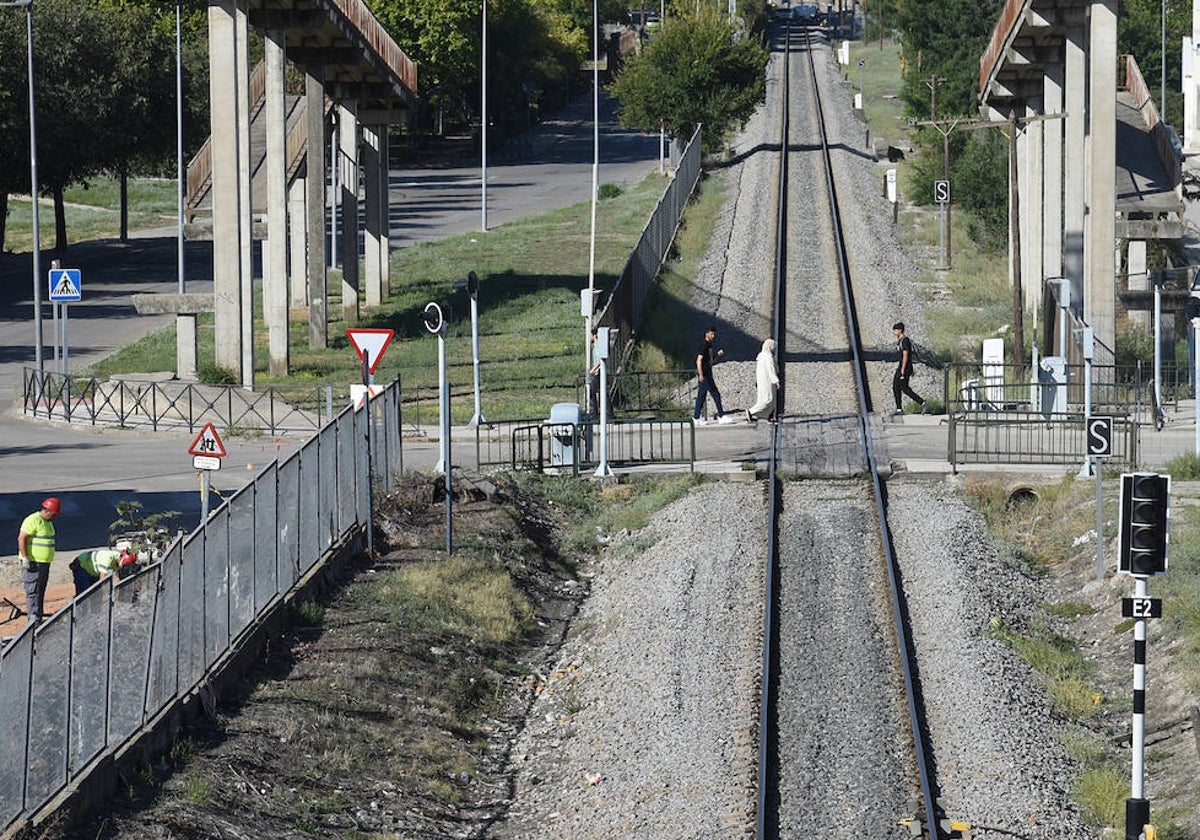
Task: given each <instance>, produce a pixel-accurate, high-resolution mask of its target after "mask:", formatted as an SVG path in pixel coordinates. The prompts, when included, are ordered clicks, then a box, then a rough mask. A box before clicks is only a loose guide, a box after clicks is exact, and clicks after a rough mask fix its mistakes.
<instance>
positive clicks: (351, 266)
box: [337, 101, 359, 324]
mask: <svg viewBox="0 0 1200 840" xmlns="http://www.w3.org/2000/svg"><path fill="white" fill-rule="evenodd" d="M337 124H338V140H337V144H338V158H337V159H338V183H339V185H340V192H341V195H340V196H339V197H338V202H339V210H340V212H339V215H340V216H341V223H342V235H341V238H340V239H339V241H340V242H341V246H342V247H341V252H342V317H343V318H344V319H345V320H346V322H347V323H350V324H353V323H356V322H357V321H358V230H359V228H358V114H357V109H356V108H355V105H354V102H352V101H345V102H341V103H339V104H338V121H337Z"/></svg>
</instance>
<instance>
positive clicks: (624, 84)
mask: <svg viewBox="0 0 1200 840" xmlns="http://www.w3.org/2000/svg"><path fill="white" fill-rule="evenodd" d="M735 34H736V31H735V29H734V27H733V26H731V25H730V23H729V21H728V18H727V17H726V16H725V14H724V12H717V11H715V10H713V9H710V8H707V7H705V8H701V9H699V10H698V14H697V13H692V14H689V15H685V16H684V17H683V18H680V19H674V18H673V19H671V20H669V21H666V25H665V26H664V27H663V29H662V31H661V32H659V33H658V34H657V35H656V36H655V37H654V38H652V39H651V40H650V43H649V44H648V45H647V46H646V49H645V50H644V51H643V52H642V54H641V55H640V56H633V57H631V58H630V59H629V60H628V61H627V62H626V64H625V66H624V68H622V70H621V72H620V73H619V74H618V75H617V77H616V80H615V81H614V82H613V84H612V86H611V90H612V92H613V93H614V94H615V95H616V96H617V98H618V99H619V100H620V103H621V104H620V119H621V125H623V126H625V127H626V128H637V129H641V130H643V131H653V130H656V129H657V128H658V126H659V121H660V120H661V121H664V122H665V123H666V126H667V128H668V129H669V130H670V131H671V132H672V134H673V135H675V136H677V137H679V136H683V137H686V136H688V135H690V134H691V132H692V131H693V130H694V129H695V127H696V126H697V125H701V124H702V125H703V126H704V148H705V150H707V151H712V150H714V149H716V148H718V147H719V146H720V144H721V143H722V142H723V141H724V139H725V137H726V136H727V135H728V134H729V133H730V132H731V131H733V130H734V129H738V128H741V127H742V126H743V125H745V123H746V120H748V119H749V118H750V115H751V114H752V113H753V112H754V109H755V108H756V107H757V106H758V103H759V102H761V101H762V99H763V96H764V94H765V92H766V80H765V77H764V73H763V67H764V66H765V65H766V62H767V50H766V48H765V47H764V46H763V44H762V43H761V42H759V41H756V40H754V39H752V38H744V37H743V38H737V37H735Z"/></svg>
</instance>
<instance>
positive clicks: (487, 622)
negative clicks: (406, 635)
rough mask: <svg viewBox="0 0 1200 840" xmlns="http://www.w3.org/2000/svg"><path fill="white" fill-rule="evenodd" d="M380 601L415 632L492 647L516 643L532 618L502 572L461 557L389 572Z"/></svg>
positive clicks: (491, 566) (412, 565) (499, 569)
mask: <svg viewBox="0 0 1200 840" xmlns="http://www.w3.org/2000/svg"><path fill="white" fill-rule="evenodd" d="M378 598H379V601H380V605H381V607H383V608H384V609H386V610H387V612H388V614H390V615H391V616H393V619H394V620H395V621H397V622H399V623H401V624H406V625H408V626H409V627H411V628H412V629H413V630H419V631H420V632H423V633H433V634H442V633H451V634H458V635H463V636H467V637H470V638H475V639H480V640H483V641H486V642H489V643H494V644H505V643H508V642H512V641H515V640H516V639H517V638H518V637H519V636H520V634H521V633H522V632H523V631H524V629H525V628H526V627H527V626H528V624H529V622H530V621H531V620H532V616H533V610H532V607H531V606H530V604H529V603H528V602H527V601H526V600H525V598H524V596H522V595H521V593H520V592H519V591H518V590H517V589H516V587H515V586H514V584H513V582H512V580H511V579H510V578H509V576H508V574H507V572H506V571H505V570H504V569H503V568H501V567H499V566H498V565H496V564H494V563H492V562H490V561H487V560H481V559H478V558H472V557H465V556H463V555H461V554H458V555H455V556H453V557H449V558H444V559H438V560H432V561H429V562H424V563H413V564H411V565H407V566H405V567H403V568H401V569H398V570H396V571H395V572H393V573H390V574H389V575H388V576H387V578H386V580H385V581H384V582H383V583H382V585H381V586H380V587H379V590H378Z"/></svg>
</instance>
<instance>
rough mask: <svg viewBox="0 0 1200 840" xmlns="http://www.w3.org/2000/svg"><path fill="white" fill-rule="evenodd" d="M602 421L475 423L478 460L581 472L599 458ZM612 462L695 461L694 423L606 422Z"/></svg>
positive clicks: (485, 464)
mask: <svg viewBox="0 0 1200 840" xmlns="http://www.w3.org/2000/svg"><path fill="white" fill-rule="evenodd" d="M599 455H600V424H599V422H594V421H589V420H585V421H583V422H580V423H559V422H554V423H552V422H550V421H549V420H545V419H524V420H506V421H500V422H496V423H485V424H483V425H480V426H477V427H476V428H475V464H476V468H477V469H480V470H483V469H488V468H492V469H514V470H537V471H539V472H542V471H545V470H546V469H548V468H550V469H558V470H562V471H563V472H569V473H571V474H572V475H579V474H580V472H584V471H587V470H589V469H592V468H595V467H596V466H597V465H598V464H599ZM608 462H609V464H611V465H613V466H624V467H633V466H644V465H647V464H687V465H688V468H689V469H690V470H694V469H695V466H696V434H695V426H694V425H693V424H692V421H691V420H690V419H687V420H680V419H675V420H661V419H628V420H609V422H608Z"/></svg>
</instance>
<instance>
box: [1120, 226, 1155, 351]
mask: <svg viewBox="0 0 1200 840" xmlns="http://www.w3.org/2000/svg"><path fill="white" fill-rule="evenodd" d="M1125 282H1126V285H1127V287H1128V288H1129V290H1130V291H1131V292H1148V291H1150V273H1149V272H1148V271H1147V270H1146V240H1144V239H1130V240H1129V243H1128V246H1127V251H1126V257H1125ZM1150 314H1151V310H1149V309H1131V310H1129V323H1130V324H1132V325H1134V326H1135V327H1138V328H1140V329H1142V330H1145V331H1147V332H1148V331H1149V330H1150V327H1151V321H1150Z"/></svg>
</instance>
